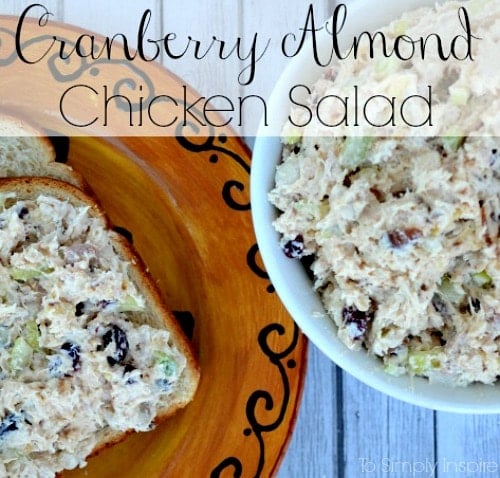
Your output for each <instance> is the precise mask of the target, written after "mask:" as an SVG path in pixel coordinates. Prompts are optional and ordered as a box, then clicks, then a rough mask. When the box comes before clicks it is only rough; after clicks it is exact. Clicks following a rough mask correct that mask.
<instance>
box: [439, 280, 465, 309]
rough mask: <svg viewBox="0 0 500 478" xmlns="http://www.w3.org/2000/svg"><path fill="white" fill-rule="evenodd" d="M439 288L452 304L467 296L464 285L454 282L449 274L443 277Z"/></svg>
mask: <svg viewBox="0 0 500 478" xmlns="http://www.w3.org/2000/svg"><path fill="white" fill-rule="evenodd" d="M438 290H439V292H440V294H441V295H442V296H443V297H444V298H445V299H447V300H448V301H449V302H451V303H452V304H459V303H460V302H461V300H462V299H463V297H464V296H465V292H464V291H463V289H462V287H460V285H458V284H456V283H455V282H452V281H451V280H450V278H449V277H448V276H447V275H445V276H443V277H442V278H441V282H440V284H439V286H438Z"/></svg>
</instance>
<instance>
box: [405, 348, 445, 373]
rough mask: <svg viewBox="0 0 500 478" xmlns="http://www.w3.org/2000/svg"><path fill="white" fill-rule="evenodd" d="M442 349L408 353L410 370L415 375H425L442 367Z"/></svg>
mask: <svg viewBox="0 0 500 478" xmlns="http://www.w3.org/2000/svg"><path fill="white" fill-rule="evenodd" d="M442 356H443V353H442V347H435V348H433V349H431V350H417V351H411V350H410V352H409V353H408V368H409V370H410V371H411V372H413V373H414V374H415V375H423V374H427V373H429V372H432V371H433V370H439V369H440V368H441V366H442Z"/></svg>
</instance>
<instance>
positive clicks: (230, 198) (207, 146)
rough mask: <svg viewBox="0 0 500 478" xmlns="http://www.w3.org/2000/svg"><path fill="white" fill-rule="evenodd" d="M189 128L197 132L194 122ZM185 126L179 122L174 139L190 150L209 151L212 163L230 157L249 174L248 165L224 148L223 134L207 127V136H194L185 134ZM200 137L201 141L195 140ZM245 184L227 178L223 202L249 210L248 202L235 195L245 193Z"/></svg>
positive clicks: (231, 206) (224, 137)
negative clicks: (217, 133)
mask: <svg viewBox="0 0 500 478" xmlns="http://www.w3.org/2000/svg"><path fill="white" fill-rule="evenodd" d="M189 126H190V129H191V130H192V132H193V133H195V134H199V129H198V127H197V126H196V125H195V124H190V125H189ZM185 129H186V127H185V126H184V125H183V124H182V123H179V125H178V127H177V131H176V139H177V141H178V142H179V144H180V145H181V146H182V147H183V148H185V149H187V150H188V151H191V152H193V153H204V152H210V153H212V154H211V155H210V157H209V161H210V163H212V164H217V163H218V162H219V159H220V156H221V155H224V156H226V157H228V158H230V159H232V160H233V161H234V162H235V163H236V164H237V165H238V166H240V167H241V168H242V170H243V171H244V172H245V173H246V174H248V175H250V165H249V164H247V162H246V161H245V160H244V159H243V158H242V157H241V156H240V155H239V154H236V153H235V152H234V151H231V150H230V149H228V148H226V147H225V146H224V144H225V143H226V142H227V136H226V135H225V134H220V135H218V136H216V135H215V134H214V130H213V128H211V127H210V128H209V129H208V132H209V136H207V137H203V138H200V137H195V135H193V136H191V135H189V136H185V135H184V133H185ZM199 139H201V142H198V141H196V140H199ZM245 189H246V185H245V184H244V183H242V182H241V181H238V180H236V179H229V180H227V181H226V182H225V183H224V186H223V187H222V199H223V200H224V202H225V203H226V204H227V205H228V206H229V207H230V208H231V209H233V210H235V211H249V210H250V202H248V201H247V202H241V200H238V199H237V198H236V195H237V194H239V195H241V194H242V193H245Z"/></svg>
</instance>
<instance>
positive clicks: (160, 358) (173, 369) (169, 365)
mask: <svg viewBox="0 0 500 478" xmlns="http://www.w3.org/2000/svg"><path fill="white" fill-rule="evenodd" d="M155 361H156V363H157V364H159V365H160V366H161V367H162V371H163V374H164V375H165V377H167V378H168V377H173V376H175V375H176V374H177V368H178V367H177V362H176V361H175V360H174V358H173V357H171V356H170V355H167V354H166V353H165V352H156V353H155Z"/></svg>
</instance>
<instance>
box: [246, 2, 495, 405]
mask: <svg viewBox="0 0 500 478" xmlns="http://www.w3.org/2000/svg"><path fill="white" fill-rule="evenodd" d="M434 3H435V2H434V0H391V1H386V2H376V1H374V0H356V1H354V2H352V3H349V5H348V20H347V22H346V24H345V27H344V29H343V31H342V33H343V34H344V36H347V35H350V37H351V38H352V35H355V34H356V33H359V32H361V31H364V30H371V29H376V28H379V27H382V26H384V25H386V24H388V23H389V22H390V21H391V20H393V19H396V18H397V17H399V16H400V15H401V13H403V12H404V11H407V10H410V9H412V8H415V7H418V6H424V5H432V4H434ZM328 41H329V37H328V36H327V35H326V34H325V35H323V36H322V38H321V40H320V43H319V45H320V50H321V45H323V48H325V47H328V43H327V42H328ZM330 41H331V39H330ZM301 53H302V52H301ZM303 53H304V54H300V55H298V56H297V57H295V58H294V60H293V61H291V62H290V64H289V65H288V67H287V68H286V70H285V71H284V73H283V74H282V76H281V77H280V79H279V81H278V83H277V85H276V87H275V88H274V90H273V92H272V94H271V97H270V100H269V102H268V110H269V112H270V122H271V124H284V122H285V119H286V117H287V116H288V114H289V99H288V96H287V95H288V91H289V90H290V88H291V87H292V86H293V85H295V84H298V83H303V84H308V85H312V84H313V83H314V81H315V80H316V79H317V78H319V76H320V75H321V72H322V69H321V68H320V67H317V66H316V65H315V63H314V61H313V58H312V55H311V54H310V50H308V49H305V50H304V51H303ZM280 157H281V144H280V139H279V138H278V137H269V136H268V132H267V129H266V130H264V129H263V128H262V127H261V129H260V130H259V134H258V136H257V138H256V141H255V145H254V150H253V159H252V173H251V202H252V214H253V220H254V228H255V232H256V235H257V241H258V244H259V248H260V252H261V255H262V259H263V262H264V264H265V266H266V270H267V272H268V274H269V277H270V279H271V281H272V283H273V285H274V287H275V288H276V292H277V293H278V295H279V297H280V298H281V300H282V301H283V303H284V305H285V307H286V308H287V310H288V312H289V313H290V315H291V316H292V317H293V319H294V320H295V321H296V323H297V324H298V326H299V327H300V328H301V329H302V331H303V332H304V333H305V334H306V336H307V337H308V338H309V339H310V340H311V342H313V343H314V344H315V345H316V346H317V347H318V348H319V349H320V350H321V351H322V352H323V353H324V354H326V355H327V356H328V357H329V358H330V359H331V360H332V361H333V362H335V363H336V364H337V365H338V366H340V367H342V368H343V369H344V370H345V371H347V372H348V373H350V374H351V375H353V376H354V377H356V378H357V379H359V380H361V381H362V382H364V383H366V384H367V385H369V386H371V387H373V388H375V389H377V390H379V391H381V392H383V393H386V394H387V395H390V396H392V397H395V398H398V399H400V400H404V401H406V402H409V403H411V404H414V405H419V406H423V407H427V408H431V409H436V410H443V411H448V412H460V413H500V386H499V385H496V386H488V385H481V384H475V385H472V386H469V387H466V388H462V387H455V388H450V387H449V386H444V385H441V384H434V383H429V381H428V380H427V379H423V378H419V377H409V376H401V377H393V376H391V375H388V374H387V373H385V372H384V371H383V369H382V364H381V361H379V360H377V359H376V358H374V357H370V356H369V355H368V354H367V353H365V352H364V351H359V352H354V351H351V350H349V349H348V348H347V347H346V346H345V345H344V344H343V343H341V342H340V340H339V339H338V337H337V332H336V326H335V324H334V323H333V321H332V320H331V319H329V318H328V317H327V316H326V315H325V313H324V309H323V307H322V304H321V302H320V299H319V297H318V295H317V294H316V293H315V292H314V291H313V288H312V284H311V281H310V279H309V278H308V276H307V274H306V272H305V270H304V268H303V266H302V265H301V263H300V262H298V261H296V260H291V259H288V258H287V257H286V256H285V255H284V254H283V252H282V250H281V248H280V246H279V235H278V234H277V233H276V231H275V230H274V228H273V226H272V222H273V220H274V219H275V218H276V217H277V211H276V210H275V209H274V207H273V206H271V204H270V203H269V202H268V200H267V194H268V192H269V191H270V190H271V189H272V187H273V185H274V174H275V167H276V165H277V164H278V162H279V160H280Z"/></svg>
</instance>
